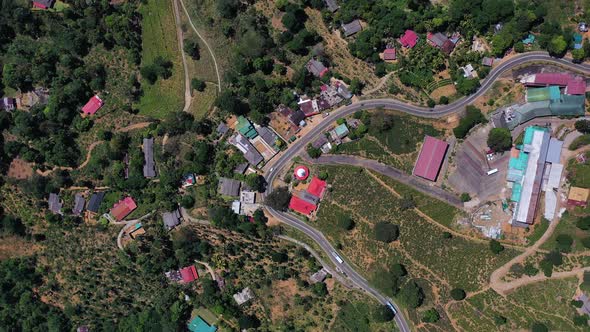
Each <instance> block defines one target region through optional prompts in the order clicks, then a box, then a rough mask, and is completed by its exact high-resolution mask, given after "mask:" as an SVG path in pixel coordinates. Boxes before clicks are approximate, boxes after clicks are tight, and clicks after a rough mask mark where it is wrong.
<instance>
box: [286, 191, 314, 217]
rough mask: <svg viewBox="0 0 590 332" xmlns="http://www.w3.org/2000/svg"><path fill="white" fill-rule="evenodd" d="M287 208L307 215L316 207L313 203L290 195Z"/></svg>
mask: <svg viewBox="0 0 590 332" xmlns="http://www.w3.org/2000/svg"><path fill="white" fill-rule="evenodd" d="M289 209H291V210H293V211H296V212H299V213H301V214H304V215H306V216H307V215H309V214H310V213H312V212H313V211H314V210H315V209H316V206H315V204H312V203H310V202H308V201H306V200H303V199H301V198H299V197H297V196H292V197H291V201H290V202H289Z"/></svg>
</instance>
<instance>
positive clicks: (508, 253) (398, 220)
mask: <svg viewBox="0 0 590 332" xmlns="http://www.w3.org/2000/svg"><path fill="white" fill-rule="evenodd" d="M320 169H321V170H325V171H327V172H328V174H329V178H328V182H329V183H330V184H331V186H332V188H331V190H330V192H329V193H328V194H327V197H326V198H325V199H324V201H323V202H322V203H321V206H320V208H319V214H318V220H317V221H316V222H315V223H314V226H315V227H318V228H319V229H320V230H321V231H322V232H323V233H324V234H325V235H326V237H327V238H328V239H329V240H330V241H331V242H333V243H335V244H336V245H337V246H339V245H341V246H342V249H341V251H342V253H343V255H344V256H345V257H347V258H348V259H349V260H350V261H351V263H353V264H354V265H356V266H357V267H359V270H360V271H365V273H364V274H365V277H367V278H368V279H369V281H370V282H372V283H373V284H375V285H376V286H377V287H378V288H380V289H381V290H382V291H383V292H385V294H388V295H393V294H394V292H393V290H392V289H391V288H387V287H386V286H385V285H387V279H388V278H389V272H388V270H389V267H390V266H391V265H392V264H394V263H401V264H403V265H405V266H406V268H407V269H408V272H409V275H410V277H411V278H413V279H419V280H421V282H420V284H421V285H422V287H423V289H424V293H425V294H426V299H425V302H426V303H430V304H432V305H443V304H445V303H447V301H448V299H449V298H448V296H449V295H448V294H449V293H448V292H449V291H450V289H452V288H455V287H458V288H462V289H465V290H466V291H468V292H474V291H478V290H481V289H483V288H485V287H486V286H487V283H488V278H489V275H490V274H491V272H492V271H493V270H495V269H496V268H497V267H499V266H501V265H502V264H504V263H505V262H507V261H508V260H509V259H510V258H511V257H514V256H515V255H516V253H517V252H516V251H513V250H511V249H506V250H504V252H503V253H502V254H500V255H498V256H496V255H494V254H492V253H491V251H490V250H489V249H488V247H487V244H485V243H480V242H475V241H472V240H469V239H466V238H463V237H459V236H453V237H452V238H450V239H445V238H444V237H443V230H442V229H441V227H439V226H437V225H435V224H433V222H435V223H436V222H440V223H441V224H443V225H444V224H448V223H449V222H450V221H451V220H453V219H454V218H455V216H456V214H457V210H455V209H454V208H450V207H444V205H445V204H444V203H439V202H436V204H433V205H435V207H434V208H432V209H431V210H430V211H429V215H431V216H432V218H433V219H435V221H429V220H426V219H424V218H422V217H421V216H420V215H419V214H417V212H415V211H414V210H412V209H408V210H403V209H402V205H401V203H402V200H401V199H400V198H398V197H397V196H396V195H394V194H393V193H392V192H391V191H390V190H391V189H393V188H392V187H390V186H388V187H389V188H388V187H385V186H386V185H387V184H386V183H384V182H381V183H380V182H379V181H377V180H376V179H375V178H374V177H372V176H371V175H370V174H369V173H368V172H366V171H364V170H362V169H359V168H354V167H339V166H338V167H337V166H326V167H320ZM382 183H383V184H382ZM388 183H391V182H388ZM393 187H395V191H396V192H399V193H400V194H402V195H407V194H409V193H411V192H412V191H411V189H409V188H404V186H403V185H401V184H397V185H394V186H393ZM414 194H415V193H413V195H414ZM427 200H428V198H425V197H421V196H420V195H418V194H415V201H416V202H417V206H418V207H419V208H424V207H425V205H426V203H427ZM429 200H430V201H431V204H432V201H434V199H431V198H430V199H429ZM425 210H426V209H425ZM447 214H448V215H450V216H446V215H447ZM343 216H350V217H351V218H352V219H353V220H354V222H355V228H354V229H353V230H351V231H346V230H344V229H342V228H341V227H339V226H338V225H337V220H339V219H340V218H341V217H343ZM437 218H439V219H441V221H438V220H436V219H437ZM379 221H388V222H392V223H394V224H397V225H399V227H400V236H399V239H398V241H395V242H393V243H391V244H386V243H382V242H379V241H376V240H374V235H373V232H374V230H373V227H374V224H375V223H377V222H379ZM466 257H469V258H468V259H469V264H465V259H466ZM361 267H362V268H361ZM412 312H413V311H412V310H411V311H410V316H412V314H411V313H412ZM414 316H415V317H418V316H419V315H414ZM417 319H419V318H417Z"/></svg>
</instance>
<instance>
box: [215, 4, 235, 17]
mask: <svg viewBox="0 0 590 332" xmlns="http://www.w3.org/2000/svg"><path fill="white" fill-rule="evenodd" d="M239 6H240V1H239V0H217V11H218V12H219V15H221V17H223V18H234V17H236V15H237V14H238V8H239Z"/></svg>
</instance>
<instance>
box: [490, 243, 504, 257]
mask: <svg viewBox="0 0 590 332" xmlns="http://www.w3.org/2000/svg"><path fill="white" fill-rule="evenodd" d="M490 250H491V251H492V252H493V253H494V254H496V255H498V254H499V253H501V252H502V251H504V246H503V245H502V244H501V243H500V242H498V241H496V240H491V241H490Z"/></svg>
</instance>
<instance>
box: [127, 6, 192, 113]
mask: <svg viewBox="0 0 590 332" xmlns="http://www.w3.org/2000/svg"><path fill="white" fill-rule="evenodd" d="M140 11H141V15H142V17H143V19H142V29H143V31H142V35H143V50H142V65H145V64H150V63H152V61H153V60H154V59H155V58H156V57H158V56H161V57H163V58H164V59H166V60H170V61H172V65H173V67H172V76H171V77H170V78H168V79H166V80H163V79H162V78H159V79H158V81H156V83H155V84H153V85H150V84H149V83H147V82H146V81H145V80H144V81H143V82H142V88H143V93H144V94H143V96H142V97H141V99H140V101H139V103H138V104H137V105H136V107H137V108H138V109H139V111H140V114H143V115H147V116H152V117H155V118H162V117H164V116H165V115H166V114H167V113H168V112H173V111H180V110H182V104H183V102H184V100H183V93H184V77H183V67H182V59H181V54H180V51H179V49H178V40H177V38H176V25H175V22H174V11H173V9H172V2H170V1H157V0H148V1H147V2H146V3H145V4H143V5H142V6H141V8H140Z"/></svg>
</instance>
